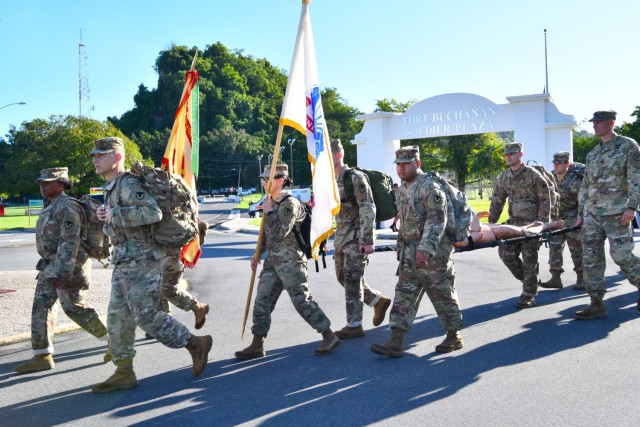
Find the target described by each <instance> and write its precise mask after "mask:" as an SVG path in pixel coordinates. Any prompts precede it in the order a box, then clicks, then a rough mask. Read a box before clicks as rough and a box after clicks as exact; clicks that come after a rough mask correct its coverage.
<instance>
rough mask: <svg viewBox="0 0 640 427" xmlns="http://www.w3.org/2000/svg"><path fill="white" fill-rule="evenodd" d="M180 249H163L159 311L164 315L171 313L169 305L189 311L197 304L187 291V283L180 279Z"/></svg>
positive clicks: (181, 272)
mask: <svg viewBox="0 0 640 427" xmlns="http://www.w3.org/2000/svg"><path fill="white" fill-rule="evenodd" d="M181 250H182V249H180V248H177V249H176V248H165V249H164V259H163V260H162V287H161V296H162V298H161V299H160V310H162V311H164V312H165V313H169V312H170V311H171V309H170V307H169V303H171V304H173V305H175V306H176V307H178V308H179V309H181V310H184V311H191V310H193V308H194V307H195V306H196V304H197V303H198V300H196V299H195V297H194V296H193V295H191V294H190V293H189V292H188V291H187V286H188V284H187V281H186V280H185V279H184V278H183V277H182V275H183V273H184V264H183V263H182V261H181V260H180V251H181Z"/></svg>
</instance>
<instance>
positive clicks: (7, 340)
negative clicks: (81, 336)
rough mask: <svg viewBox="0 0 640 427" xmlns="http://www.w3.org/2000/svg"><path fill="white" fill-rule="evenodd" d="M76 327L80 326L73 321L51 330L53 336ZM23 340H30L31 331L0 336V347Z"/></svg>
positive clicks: (71, 330)
mask: <svg viewBox="0 0 640 427" xmlns="http://www.w3.org/2000/svg"><path fill="white" fill-rule="evenodd" d="M78 329H80V326H78V325H76V324H75V323H72V324H69V325H64V326H60V327H57V328H56V329H55V330H54V331H53V335H54V336H56V335H61V334H64V333H68V332H73V331H77V330H78ZM25 341H31V332H25V333H22V334H18V335H11V336H8V337H0V347H4V346H7V345H12V344H20V343H22V342H25Z"/></svg>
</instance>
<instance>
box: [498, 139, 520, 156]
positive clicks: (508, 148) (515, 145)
mask: <svg viewBox="0 0 640 427" xmlns="http://www.w3.org/2000/svg"><path fill="white" fill-rule="evenodd" d="M521 151H522V143H521V142H509V143H508V144H504V150H502V154H511V153H520V152H521Z"/></svg>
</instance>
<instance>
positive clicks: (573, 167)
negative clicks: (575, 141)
mask: <svg viewBox="0 0 640 427" xmlns="http://www.w3.org/2000/svg"><path fill="white" fill-rule="evenodd" d="M585 169H586V165H585V164H584V163H577V162H576V163H571V164H570V165H569V169H568V172H573V173H575V174H576V175H578V176H579V177H580V179H582V178H584V172H585Z"/></svg>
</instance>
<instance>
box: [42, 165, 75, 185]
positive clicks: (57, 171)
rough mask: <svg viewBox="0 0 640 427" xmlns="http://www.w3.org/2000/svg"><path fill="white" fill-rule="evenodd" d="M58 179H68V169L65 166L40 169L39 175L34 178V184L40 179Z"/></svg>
mask: <svg viewBox="0 0 640 427" xmlns="http://www.w3.org/2000/svg"><path fill="white" fill-rule="evenodd" d="M59 179H66V180H68V179H69V169H68V168H65V167H58V168H49V169H42V170H41V171H40V177H39V178H38V179H36V184H39V183H40V182H41V181H57V180H59Z"/></svg>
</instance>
